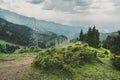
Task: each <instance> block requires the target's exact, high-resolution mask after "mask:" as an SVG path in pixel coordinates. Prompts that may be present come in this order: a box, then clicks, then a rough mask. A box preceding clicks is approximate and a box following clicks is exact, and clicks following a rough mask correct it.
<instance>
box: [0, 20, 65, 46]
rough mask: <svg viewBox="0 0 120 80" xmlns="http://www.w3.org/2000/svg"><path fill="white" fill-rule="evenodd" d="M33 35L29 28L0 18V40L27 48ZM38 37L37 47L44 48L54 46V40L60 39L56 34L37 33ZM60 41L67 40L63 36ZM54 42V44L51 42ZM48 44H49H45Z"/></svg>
mask: <svg viewBox="0 0 120 80" xmlns="http://www.w3.org/2000/svg"><path fill="white" fill-rule="evenodd" d="M33 33H35V31H34V30H32V29H31V28H29V27H27V26H24V25H18V24H13V23H10V22H8V21H6V20H4V19H1V18H0V39H1V40H5V41H7V42H11V43H15V44H19V45H23V46H29V45H30V44H31V43H32V41H31V40H30V38H31V37H33V36H32V34H33ZM37 37H39V40H38V42H39V46H40V47H42V48H45V47H47V46H53V45H54V44H55V39H60V38H59V37H60V36H58V35H57V34H55V33H53V32H49V31H47V32H44V33H40V32H38V36H37ZM61 37H62V39H67V37H65V36H61ZM53 41H54V42H53ZM47 43H49V44H47Z"/></svg>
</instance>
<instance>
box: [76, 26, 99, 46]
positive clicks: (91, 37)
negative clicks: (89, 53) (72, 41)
mask: <svg viewBox="0 0 120 80" xmlns="http://www.w3.org/2000/svg"><path fill="white" fill-rule="evenodd" d="M99 35H100V33H99V31H98V30H97V29H96V27H95V26H94V27H93V28H91V27H89V30H88V32H87V33H86V34H84V33H83V30H82V29H81V32H80V35H79V39H78V40H79V41H83V42H87V43H88V44H89V45H90V46H92V47H95V48H97V47H99V43H100V40H99Z"/></svg>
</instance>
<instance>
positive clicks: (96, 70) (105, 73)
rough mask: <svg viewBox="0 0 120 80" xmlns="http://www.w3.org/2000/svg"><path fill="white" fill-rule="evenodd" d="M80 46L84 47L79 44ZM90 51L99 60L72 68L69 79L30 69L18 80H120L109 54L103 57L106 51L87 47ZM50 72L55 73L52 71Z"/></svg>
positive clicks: (73, 44)
mask: <svg viewBox="0 0 120 80" xmlns="http://www.w3.org/2000/svg"><path fill="white" fill-rule="evenodd" d="M79 44H81V43H77V44H75V43H70V44H66V45H65V47H68V46H73V47H74V46H76V45H77V46H78V45H79ZM81 46H83V47H84V46H85V45H83V44H81ZM87 48H88V49H90V50H95V51H97V52H98V54H99V55H97V58H98V59H99V60H93V61H92V62H91V63H85V64H84V65H80V67H76V68H72V70H73V76H72V77H71V76H69V77H71V78H66V77H65V76H64V75H62V74H61V75H60V72H58V74H59V75H55V74H53V73H46V72H43V71H40V70H37V69H33V68H32V69H31V70H30V71H29V72H23V73H22V77H21V79H20V80H120V71H118V70H116V69H115V68H114V67H113V66H112V64H111V61H110V55H111V53H110V52H109V51H108V55H104V52H105V51H106V49H104V48H99V49H95V48H92V47H89V46H87ZM52 72H56V71H55V69H53V71H52Z"/></svg>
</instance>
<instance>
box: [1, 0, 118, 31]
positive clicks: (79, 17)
mask: <svg viewBox="0 0 120 80" xmlns="http://www.w3.org/2000/svg"><path fill="white" fill-rule="evenodd" d="M0 8H2V9H7V10H10V11H13V12H16V13H19V14H22V15H25V16H29V17H35V18H38V19H43V20H48V21H54V22H58V23H62V24H69V25H85V26H89V25H96V26H97V27H98V28H99V29H101V30H103V29H106V30H105V31H106V32H107V30H108V31H109V30H113V31H115V30H118V29H119V30H120V0H0ZM108 28H109V29H108Z"/></svg>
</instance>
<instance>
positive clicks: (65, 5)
mask: <svg viewBox="0 0 120 80" xmlns="http://www.w3.org/2000/svg"><path fill="white" fill-rule="evenodd" d="M92 2H93V0H46V1H44V3H43V9H46V10H56V11H62V12H70V13H76V12H82V11H81V10H83V12H84V11H86V10H88V9H89V8H90V5H91V4H92Z"/></svg>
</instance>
